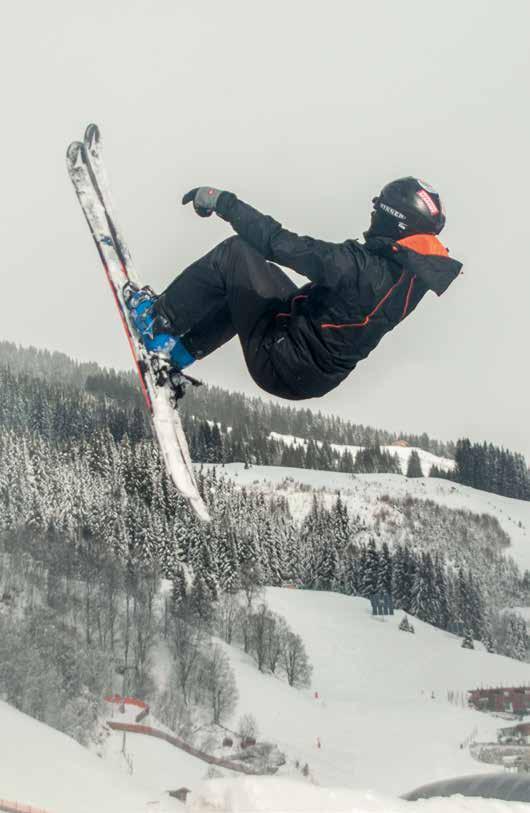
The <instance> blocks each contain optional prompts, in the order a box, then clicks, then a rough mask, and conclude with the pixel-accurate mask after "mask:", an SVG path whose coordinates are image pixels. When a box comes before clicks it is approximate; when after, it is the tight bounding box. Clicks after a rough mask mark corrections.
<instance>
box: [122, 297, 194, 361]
mask: <svg viewBox="0 0 530 813" xmlns="http://www.w3.org/2000/svg"><path fill="white" fill-rule="evenodd" d="M123 297H124V300H125V304H126V306H127V308H128V309H129V311H130V314H131V321H132V323H133V325H134V327H135V329H136V331H137V333H138V335H139V336H140V338H141V340H142V341H143V343H144V345H145V348H146V350H148V351H149V352H150V353H156V354H157V355H158V356H163V357H164V358H167V359H169V360H170V361H171V363H172V364H174V365H175V367H177V368H178V369H179V370H183V369H184V367H189V365H190V364H193V362H194V361H195V358H194V357H193V356H192V355H191V353H190V352H189V351H188V350H187V349H186V347H184V345H183V343H182V341H181V340H180V337H179V336H174V335H172V334H171V333H169V330H170V325H169V323H168V321H167V319H165V318H164V317H163V316H162V315H161V314H159V313H157V312H156V310H155V307H154V306H155V303H156V301H157V299H158V297H157V295H156V294H155V292H154V291H153V290H152V289H151V288H149V287H145V288H137V287H136V285H133V283H131V282H128V283H127V284H126V285H125V286H124V288H123Z"/></svg>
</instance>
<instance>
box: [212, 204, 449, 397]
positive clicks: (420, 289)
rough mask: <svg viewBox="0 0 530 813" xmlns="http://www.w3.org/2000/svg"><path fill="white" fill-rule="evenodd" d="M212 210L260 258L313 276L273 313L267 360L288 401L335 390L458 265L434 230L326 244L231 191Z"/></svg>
mask: <svg viewBox="0 0 530 813" xmlns="http://www.w3.org/2000/svg"><path fill="white" fill-rule="evenodd" d="M216 211H217V214H219V216H220V217H222V218H223V219H224V220H226V221H228V222H229V223H230V224H231V226H232V227H233V229H234V230H235V231H236V232H237V233H238V234H239V235H240V236H241V237H242V238H243V239H244V240H246V241H247V242H248V243H250V244H251V245H252V246H253V247H254V248H255V249H256V250H257V251H258V252H259V253H260V254H261V255H262V256H263V257H264V258H265V259H267V260H271V261H273V262H276V263H278V264H279V265H283V266H286V267H287V268H291V269H293V270H294V271H296V272H298V273H299V274H302V275H303V276H305V277H307V278H308V279H309V280H310V282H309V283H308V284H307V285H305V286H303V287H302V288H300V289H299V290H298V291H297V292H295V294H293V296H292V297H291V298H290V300H288V301H286V302H285V306H284V307H283V306H282V307H281V308H280V310H278V309H277V307H276V312H275V313H273V314H271V320H272V322H273V325H272V328H271V330H272V335H273V341H272V344H271V347H270V351H269V352H270V356H271V360H272V363H273V366H274V369H275V371H276V373H277V375H278V377H279V378H280V380H281V381H282V382H283V383H284V385H285V388H286V392H287V393H288V394H289V397H291V398H293V399H302V398H314V397H318V396H322V395H324V394H325V393H327V392H329V391H330V390H332V389H334V387H336V386H337V385H338V384H340V382H341V381H343V380H344V379H345V378H346V376H347V375H348V374H349V373H350V372H351V371H352V370H353V369H354V368H355V366H356V364H357V363H358V362H359V361H360V360H361V359H364V358H366V356H368V354H369V353H370V352H371V351H372V350H373V349H374V348H375V347H376V346H377V345H378V344H379V342H380V341H381V339H382V338H383V336H384V335H385V333H388V332H389V331H390V330H392V329H393V328H394V327H395V326H396V325H397V324H398V323H399V322H401V321H402V320H403V319H404V318H405V317H406V316H408V315H409V314H410V313H411V312H412V311H413V310H414V308H415V307H416V305H417V304H418V303H419V302H420V300H421V299H423V297H424V296H425V294H426V292H427V291H428V290H432V291H434V292H435V293H436V294H438V296H440V295H441V294H442V293H443V292H444V291H445V290H446V289H447V288H448V286H449V285H450V284H451V282H452V281H453V280H454V279H455V277H456V276H457V275H458V274H459V273H460V269H461V268H462V264H461V263H459V262H458V261H457V260H454V259H452V258H450V257H449V256H448V252H447V249H445V248H444V247H443V246H442V244H441V243H440V241H439V240H438V239H437V238H436V237H434V236H433V235H415V236H414V237H409V238H407V239H405V240H400V241H398V242H394V241H393V240H390V239H388V238H382V237H377V238H370V239H368V240H367V241H366V242H365V243H364V244H362V243H359V242H358V241H357V240H346V241H345V242H344V243H328V242H325V241H323V240H315V239H313V238H311V237H301V236H299V235H297V234H294V233H293V232H290V231H287V230H286V229H284V228H283V227H282V225H281V224H280V223H278V222H277V221H276V220H274V219H273V218H272V217H269V216H267V215H263V214H261V212H258V211H257V210H256V209H254V208H252V206H249V205H248V204H247V203H244V202H243V201H240V200H239V199H238V198H237V197H236V196H235V195H234V194H232V193H231V192H223V193H222V194H221V195H220V197H219V200H218V202H217V207H216ZM412 247H414V249H415V250H413V248H412Z"/></svg>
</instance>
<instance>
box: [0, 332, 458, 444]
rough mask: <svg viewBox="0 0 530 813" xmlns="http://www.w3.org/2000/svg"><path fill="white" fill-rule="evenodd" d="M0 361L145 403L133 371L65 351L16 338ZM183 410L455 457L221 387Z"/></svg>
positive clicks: (250, 425) (260, 429) (0, 352)
mask: <svg viewBox="0 0 530 813" xmlns="http://www.w3.org/2000/svg"><path fill="white" fill-rule="evenodd" d="M0 366H1V367H5V368H9V369H10V370H11V371H12V372H13V373H24V374H25V375H27V376H29V377H31V378H32V379H34V380H35V379H44V380H47V381H50V382H53V383H57V384H63V385H69V386H71V387H77V388H79V389H83V388H86V389H87V391H89V392H91V393H93V394H96V395H97V394H99V395H106V396H107V397H109V398H112V399H116V400H117V401H119V402H121V403H126V402H129V404H137V405H139V404H141V403H142V398H141V395H140V392H139V389H138V384H137V379H136V376H135V374H134V373H129V372H127V373H125V372H116V371H114V370H108V369H105V368H102V367H99V366H98V365H97V364H95V363H93V362H91V363H80V362H76V361H73V360H72V359H70V358H69V357H68V356H66V355H65V354H64V353H57V352H53V353H52V352H49V351H47V350H38V349H37V348H34V347H31V348H20V347H17V345H15V344H13V343H12V342H5V341H3V342H0ZM182 412H183V414H184V415H187V416H193V417H194V418H195V420H197V421H199V422H209V423H210V424H212V423H217V424H218V425H219V427H220V430H221V433H222V434H223V436H225V435H226V434H227V430H228V427H231V428H232V430H233V429H235V428H236V427H238V426H245V427H246V431H247V432H248V435H249V437H253V438H256V440H257V439H258V438H259V437H261V436H264V437H267V436H268V435H270V433H271V432H278V433H280V434H284V435H294V436H295V437H300V438H303V439H305V440H313V441H319V442H326V443H328V444H332V443H335V444H340V445H348V446H369V447H377V446H388V445H390V444H392V443H393V442H394V441H396V440H398V439H402V440H406V441H407V442H408V444H409V445H410V446H417V447H419V448H421V449H425V450H426V451H429V452H432V453H433V454H437V455H440V456H444V457H452V456H453V452H454V446H453V444H451V443H442V442H440V441H437V440H433V439H432V438H430V437H429V436H428V435H427V434H426V433H423V434H421V435H411V434H406V433H395V432H386V431H383V430H378V429H375V428H373V427H369V426H362V425H357V424H352V423H351V422H350V421H347V420H344V419H343V418H339V417H337V416H335V415H325V414H323V413H321V412H318V413H314V412H312V411H310V410H309V409H304V408H298V407H297V408H295V407H290V406H284V405H280V404H272V403H268V402H265V401H262V400H261V399H260V398H250V397H248V396H246V395H242V394H241V393H232V392H227V391H226V390H223V389H222V388H220V387H210V386H203V387H200V388H198V389H194V390H192V391H191V392H190V393H189V394H188V396H187V397H186V399H185V401H184V402H183V404H182ZM240 459H243V458H240Z"/></svg>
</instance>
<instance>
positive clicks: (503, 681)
mask: <svg viewBox="0 0 530 813" xmlns="http://www.w3.org/2000/svg"><path fill="white" fill-rule="evenodd" d="M265 598H266V601H267V603H268V605H269V606H270V608H271V609H272V610H273V611H274V612H277V613H279V614H280V615H282V616H284V617H285V618H286V620H287V623H288V624H289V626H290V627H291V629H293V630H294V632H296V633H299V634H300V635H301V637H302V639H303V641H304V644H305V647H306V650H307V652H308V655H309V659H310V661H311V663H312V665H313V678H312V687H311V688H310V689H305V690H296V689H293V688H291V687H289V686H288V685H287V683H286V682H284V681H282V680H279V679H276V678H274V677H272V676H270V675H265V674H261V673H259V672H258V671H257V669H256V666H255V665H254V664H253V663H252V662H251V661H250V659H249V658H248V656H246V655H245V654H244V653H243V652H240V651H238V650H235V649H233V648H231V647H226V651H227V652H228V653H229V655H230V657H231V661H232V665H233V667H234V669H235V671H236V680H237V685H238V689H239V695H240V701H239V707H238V716H239V715H241V714H243V713H251V714H253V715H254V716H255V717H256V720H257V722H258V726H259V730H260V736H261V737H262V738H264V739H266V740H270V741H272V742H276V743H278V745H279V747H280V749H281V750H282V751H284V753H285V754H286V756H287V757H288V758H289V759H290V760H293V761H294V760H298V761H299V762H300V764H301V765H304V763H306V762H307V763H308V765H309V769H310V773H311V776H312V777H313V778H314V779H315V781H317V782H318V783H319V784H320V785H323V786H326V787H349V788H351V789H353V788H370V789H372V790H374V791H375V790H377V791H378V792H380V793H386V794H390V795H398V794H402V793H406V792H407V791H410V790H412V789H413V788H415V787H418V786H420V785H423V784H426V783H428V782H434V781H437V780H441V779H446V778H448V777H453V776H461V775H466V774H468V775H469V774H473V773H480V772H482V771H483V772H485V773H491V772H492V766H486V765H484V764H483V763H479V762H476V761H475V760H474V759H472V757H471V756H470V754H469V750H468V748H467V747H466V745H467V742H468V741H469V739H470V738H471V737H473V738H474V739H476V740H478V741H482V742H484V741H490V742H491V741H492V740H495V738H496V730H497V728H499V727H500V726H502V725H506V722H505V721H503V720H500V719H498V718H495V717H492V716H489V715H487V714H483V713H480V712H476V711H473V710H470V709H469V708H467V707H462V706H455V705H453V704H452V703H450V702H449V701H448V691H453V692H456V693H460V692H462V693H463V694H464V695H465V693H466V692H467V691H468V690H470V689H473V688H476V687H479V686H489V685H495V686H497V685H501V686H502V685H504V686H511V685H524V684H530V665H529V664H527V663H521V662H519V661H515V660H512V659H509V658H505V657H501V656H498V655H491V654H488V653H487V652H486V651H484V649H483V648H482V646H481V645H480V644H478V643H477V644H476V647H477V648H476V649H475V650H467V649H462V647H461V640H460V639H459V638H458V637H456V636H454V635H451V634H449V633H447V632H443V631H442V630H438V629H436V628H434V627H431V626H430V625H428V624H424V623H423V622H421V621H418V620H417V619H413V623H414V627H415V630H416V632H415V634H414V635H411V634H410V633H406V632H403V631H401V630H399V629H398V625H399V623H400V621H401V618H402V617H403V613H401V612H398V613H396V614H395V615H394V616H388V617H374V616H372V615H371V605H370V603H369V602H368V601H367V600H366V599H362V598H352V597H350V596H344V595H340V594H337V593H326V592H314V591H308V590H292V589H285V588H284V589H282V588H267V590H266V594H265ZM319 743H320V747H319ZM461 745H462V746H463V747H461ZM497 770H498V769H497Z"/></svg>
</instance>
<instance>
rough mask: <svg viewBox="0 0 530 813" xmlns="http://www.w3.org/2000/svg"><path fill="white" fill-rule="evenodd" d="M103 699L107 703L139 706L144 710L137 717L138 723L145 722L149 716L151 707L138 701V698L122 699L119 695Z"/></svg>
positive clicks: (110, 695) (111, 695)
mask: <svg viewBox="0 0 530 813" xmlns="http://www.w3.org/2000/svg"><path fill="white" fill-rule="evenodd" d="M103 699H104V700H106V701H107V703H117V704H118V705H121V704H122V703H123V704H124V705H128V706H137V707H138V708H140V709H142V711H141V712H140V713H139V714H137V715H136V722H137V723H141V722H142V720H144V719H145V718H146V717H147V715H148V714H149V705H148V704H147V703H145V702H144V701H143V700H138V698H137V697H123V698H122V696H121V695H119V694H109V695H107V696H106V697H104V698H103Z"/></svg>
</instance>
